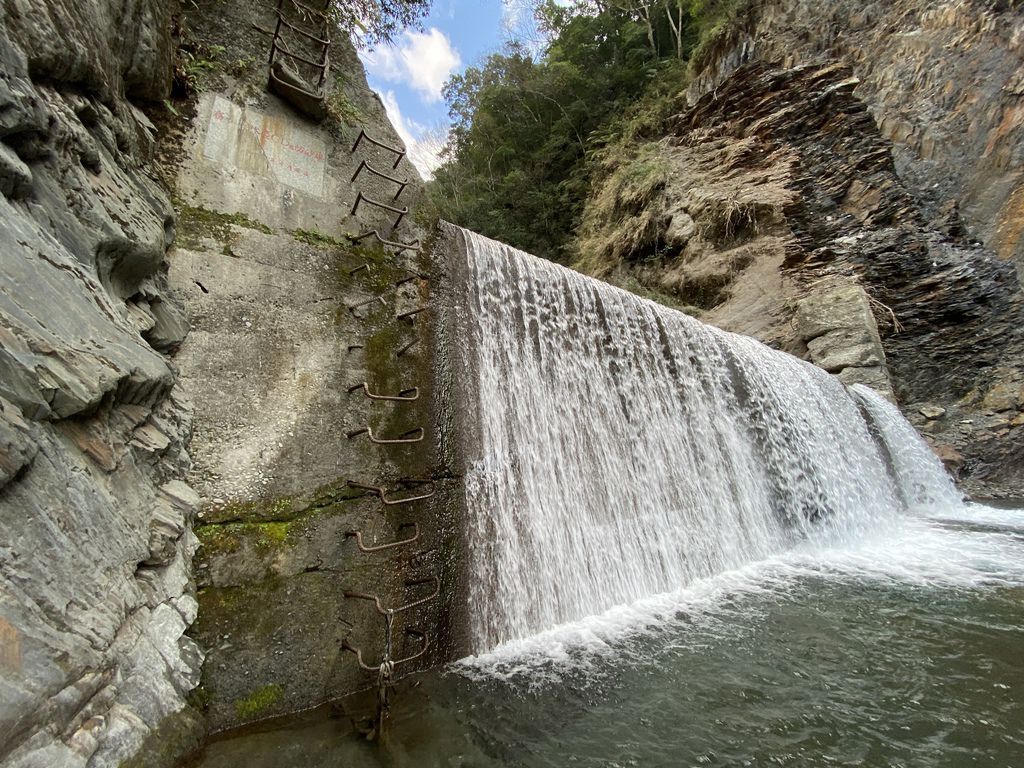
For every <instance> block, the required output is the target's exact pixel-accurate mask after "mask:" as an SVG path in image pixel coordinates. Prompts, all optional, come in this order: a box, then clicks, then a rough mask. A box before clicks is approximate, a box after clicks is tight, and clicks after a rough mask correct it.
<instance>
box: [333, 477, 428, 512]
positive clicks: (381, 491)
mask: <svg viewBox="0 0 1024 768" xmlns="http://www.w3.org/2000/svg"><path fill="white" fill-rule="evenodd" d="M398 482H399V483H401V484H402V485H429V486H430V491H428V492H427V493H422V494H419V495H417V496H406V497H405V498H401V499H389V498H388V490H387V488H384V487H383V486H380V485H367V484H366V483H358V482H356V481H355V480H349V481H348V486H349V488H359V489H361V490H364V491H372V492H373V493H375V494H377V498H379V499H380V503H381V504H383V505H384V506H385V507H398V506H401V505H402V504H412V503H413V502H414V501H425V500H426V499H429V498H432V497H433V496H434V495H435V494H436V493H437V484H436V483H435V482H434V481H433V480H431V479H429V478H428V479H418V478H403V479H402V480H399V481H398Z"/></svg>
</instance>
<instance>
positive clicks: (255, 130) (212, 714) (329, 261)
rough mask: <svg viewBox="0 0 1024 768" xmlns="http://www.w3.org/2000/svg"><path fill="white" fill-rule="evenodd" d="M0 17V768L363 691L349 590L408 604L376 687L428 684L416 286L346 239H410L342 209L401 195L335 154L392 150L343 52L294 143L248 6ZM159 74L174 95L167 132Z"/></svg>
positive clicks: (443, 488) (412, 275)
mask: <svg viewBox="0 0 1024 768" xmlns="http://www.w3.org/2000/svg"><path fill="white" fill-rule="evenodd" d="M2 7H3V14H4V15H3V27H2V28H0V63H2V69H0V192H2V194H3V196H2V198H0V287H2V292H0V527H2V529H3V531H4V535H3V537H0V587H2V589H0V763H2V764H3V765H4V766H5V768H6V767H7V766H11V768H14V767H15V766H17V767H18V768H21V767H22V766H26V767H27V766H86V765H87V766H97V767H98V766H120V765H122V764H130V765H137V766H140V765H165V764H167V763H168V761H170V760H173V759H174V756H175V755H176V754H180V753H181V751H182V750H183V749H184V748H187V747H188V745H189V743H190V739H191V740H194V739H195V738H196V737H197V736H198V735H201V734H202V733H203V732H204V731H205V730H208V729H213V730H215V729H219V728H224V727H228V726H231V725H236V724H239V723H244V722H249V721H252V720H256V719H260V718H263V717H267V716H270V715H274V714H279V713H282V712H289V711H294V710H295V709H301V708H304V707H308V706H312V705H315V704H317V703H319V702H321V701H323V700H325V699H331V698H336V697H338V696H340V695H343V694H345V693H348V692H351V691H354V690H358V689H362V688H366V687H368V686H370V685H372V684H373V683H374V681H375V680H376V676H375V674H374V673H371V672H367V671H366V670H364V669H361V668H360V666H359V663H358V662H357V660H356V657H355V655H354V654H353V653H350V652H348V651H346V650H344V648H343V643H346V642H347V643H348V644H349V645H351V646H353V647H357V648H359V649H360V650H362V652H363V658H364V660H365V661H366V663H367V664H375V663H378V662H379V661H380V658H381V654H382V653H383V645H384V634H385V633H384V620H383V618H382V617H381V616H380V615H379V614H378V613H377V612H376V611H375V610H374V608H373V604H372V603H369V602H367V601H365V600H360V599H350V598H346V596H345V593H346V592H347V591H358V592H372V593H373V594H374V595H376V596H378V597H379V598H380V600H381V601H382V603H383V604H384V605H387V606H398V605H402V604H406V603H409V602H414V601H419V600H420V599H421V598H424V597H428V596H430V595H431V594H432V593H433V594H435V595H436V596H435V597H434V598H433V599H432V600H429V601H424V602H423V603H422V606H421V607H418V608H417V609H415V610H412V609H410V610H409V611H406V612H404V613H403V614H402V616H401V619H400V620H396V621H395V625H394V643H393V648H392V651H393V658H401V657H404V656H409V655H415V653H416V652H417V651H418V650H420V649H422V648H423V646H424V638H426V639H427V640H429V647H428V648H427V650H426V652H425V653H424V654H422V655H420V656H417V658H416V660H415V663H409V664H406V665H404V666H401V667H400V668H399V669H398V670H397V671H398V673H399V674H404V673H406V672H408V671H411V670H412V669H415V668H417V667H418V666H421V665H429V664H432V663H436V662H437V661H438V660H440V659H443V658H444V657H445V654H446V653H448V649H449V648H450V647H451V645H450V644H448V643H446V642H444V640H445V637H446V632H447V627H448V623H447V621H446V619H445V616H446V612H447V611H448V610H449V609H450V606H451V602H452V599H453V598H452V594H453V592H452V590H451V589H450V588H449V587H450V582H451V579H452V568H451V564H452V562H454V560H453V558H452V557H451V556H450V555H451V548H450V544H451V540H452V538H453V537H454V536H455V531H456V528H455V527H454V524H453V522H452V521H451V520H450V519H448V518H446V517H445V515H444V514H442V512H443V511H444V510H447V509H450V504H449V499H448V497H447V494H448V492H449V489H448V483H449V482H450V481H448V480H446V479H445V478H446V476H447V475H448V473H447V472H446V470H445V468H444V466H443V462H442V461H441V460H440V459H439V458H438V455H439V454H438V451H437V441H436V437H437V430H436V429H435V428H434V424H433V418H432V415H433V403H434V393H433V391H432V389H433V387H432V384H433V382H432V381H431V365H430V355H431V349H432V344H433V341H432V333H431V330H430V323H429V321H428V315H427V314H426V313H423V312H419V313H416V312H413V310H420V309H421V308H422V307H423V306H424V302H425V301H426V299H427V296H428V294H429V282H428V280H427V279H426V275H425V271H426V270H425V267H424V266H423V265H421V264H420V263H419V262H418V260H417V257H416V254H415V252H411V251H406V252H405V253H404V254H403V255H401V257H400V258H398V257H396V255H395V253H394V252H393V250H388V249H384V248H382V247H380V246H379V245H376V246H375V245H373V242H372V240H364V241H362V242H361V243H359V244H358V245H356V244H354V243H353V242H351V241H350V240H348V239H347V238H346V237H345V236H346V235H348V234H356V233H360V232H364V231H366V230H367V229H374V228H376V229H379V230H380V232H382V233H384V234H385V235H387V236H389V237H391V238H392V239H395V240H401V241H404V242H409V241H412V240H414V239H415V238H416V237H417V232H416V231H415V227H414V226H413V225H412V224H411V219H412V217H411V216H408V217H405V218H404V220H403V223H402V224H401V226H400V227H395V228H392V224H393V223H394V219H395V215H394V214H393V213H391V212H389V211H385V210H383V209H380V208H379V207H376V206H374V205H371V204H368V203H365V202H363V203H362V204H361V205H360V206H359V208H358V210H354V204H355V203H356V195H357V193H358V192H362V193H363V194H364V195H367V196H369V197H370V198H372V199H375V200H385V201H393V200H394V195H395V191H396V189H395V185H394V182H393V181H390V180H388V179H386V178H384V177H381V176H376V175H374V174H372V173H370V172H369V171H368V170H366V169H365V168H364V169H363V170H362V171H361V172H360V175H359V178H358V179H356V180H355V181H353V177H354V174H356V171H357V168H358V167H359V162H360V160H361V159H366V160H367V161H369V162H370V163H371V164H372V165H373V166H374V167H376V168H378V169H380V168H386V169H388V170H389V172H390V173H392V174H395V175H397V176H401V177H409V179H410V183H409V184H408V185H407V188H406V189H405V190H404V192H403V195H402V198H401V200H400V202H397V203H394V205H395V206H401V205H407V204H413V205H414V204H415V198H416V195H417V194H418V189H419V184H418V179H417V178H416V175H415V171H414V169H413V168H412V167H411V166H410V165H409V164H408V161H405V162H403V163H400V164H399V165H398V167H397V168H392V161H393V159H394V155H391V154H389V153H388V152H387V151H386V150H382V149H380V148H379V147H375V146H374V145H372V144H368V143H366V142H364V143H363V144H362V146H361V148H360V150H359V151H358V152H355V153H353V151H352V147H353V144H354V142H355V140H356V137H357V135H358V134H359V130H360V128H361V127H365V128H366V130H367V132H368V133H369V134H371V135H372V136H373V137H374V138H376V139H378V140H381V141H383V142H385V143H386V144H389V145H392V146H397V147H400V146H401V142H400V140H399V139H398V137H397V135H396V134H395V132H394V129H393V128H392V127H391V125H390V123H389V122H388V121H387V118H386V115H385V113H384V110H383V106H382V105H381V104H380V101H379V100H378V99H377V98H376V97H375V96H374V95H373V94H372V93H371V92H370V91H369V89H368V88H367V86H366V82H365V75H364V74H363V71H362V67H361V65H360V63H359V61H358V58H357V57H356V55H355V51H354V50H353V49H352V47H351V45H349V44H348V42H347V41H345V40H343V41H341V42H340V43H335V44H334V45H333V47H332V50H331V61H332V62H333V70H332V72H331V79H330V81H329V82H328V84H327V89H326V90H327V93H326V96H327V98H326V99H325V100H324V105H325V107H326V109H325V111H326V112H327V113H328V115H327V119H325V120H323V121H322V122H315V121H313V120H310V119H309V118H308V116H306V115H304V114H302V113H300V112H297V111H296V110H295V109H294V108H293V107H292V106H291V105H289V104H288V103H286V102H284V101H282V100H281V99H279V98H277V97H276V96H273V95H271V94H269V93H268V92H267V69H266V64H265V62H266V60H267V53H268V50H269V46H270V38H269V37H268V36H267V35H265V34H264V32H263V31H261V29H267V28H270V27H272V26H273V23H274V16H273V8H272V7H270V6H266V7H263V6H261V7H260V8H259V9H258V10H257V11H256V12H254V9H253V6H252V4H251V3H248V2H243V0H206V1H197V2H190V3H187V4H185V5H184V6H183V7H182V8H181V9H180V12H178V11H175V13H176V15H175V16H174V17H172V10H174V4H169V3H164V2H157V0H97V2H92V3H77V2H75V3H72V2H66V1H65V0H37V1H35V2H32V3H28V2H23V1H22V0H6V2H4V4H3V6H2ZM254 22H255V24H256V26H254ZM190 28H191V30H192V31H191V32H189V29H190ZM172 33H173V34H172ZM176 38H180V39H176ZM179 44H180V45H182V49H181V51H182V52H183V53H178V54H176V50H177V49H178V46H179ZM172 67H174V68H175V69H176V75H177V82H178V83H179V84H180V83H181V81H182V79H183V78H184V80H186V81H188V82H189V84H190V85H191V87H192V88H194V89H198V90H199V91H201V93H199V94H198V95H195V96H194V97H191V98H186V99H183V98H181V94H178V93H176V94H175V95H174V98H175V102H174V104H173V105H172V108H170V109H166V108H165V107H164V106H162V105H161V104H160V102H161V101H163V100H164V99H166V98H168V97H169V96H170V95H171V87H172ZM146 102H149V103H150V105H151V107H152V108H150V107H147V110H148V113H149V115H150V116H151V117H152V119H153V120H155V121H157V122H158V123H159V125H160V129H159V131H158V130H157V129H156V128H155V127H154V124H153V122H151V120H150V118H148V117H147V116H146V114H144V113H143V111H141V109H140V105H141V104H144V103H146ZM153 102H156V103H155V104H153ZM320 116H321V117H322V115H320ZM172 243H173V247H171V246H172ZM169 249H170V250H169ZM405 312H413V314H410V315H408V316H407V317H404V318H402V317H397V315H401V314H403V313H405ZM363 382H366V383H367V387H368V391H369V392H370V393H372V394H385V395H398V394H399V393H404V397H405V399H404V400H403V401H401V402H398V401H375V400H371V399H370V398H369V397H367V396H366V394H364V391H363V390H362V389H361V388H360V385H362V383H363ZM353 387H355V388H353ZM413 387H415V388H416V389H415V390H411V388H413ZM410 390H411V391H413V392H415V393H416V397H413V396H412V395H411V394H410ZM366 427H370V428H371V429H372V430H373V431H374V433H375V434H376V436H378V437H383V438H385V439H390V438H396V437H401V436H403V435H404V433H409V435H405V436H406V437H409V436H410V435H411V436H412V437H416V436H422V439H420V440H417V441H415V442H413V441H411V440H410V441H407V442H403V443H399V444H378V443H373V442H371V441H370V440H369V438H368V436H367V434H366V432H365V428H366ZM360 429H363V431H362V432H360V431H359V430H360ZM420 430H421V431H420ZM350 432H352V433H354V434H352V436H351V437H350V436H349V435H348V433H350ZM350 480H351V481H356V482H361V483H363V484H365V485H368V486H374V487H375V486H382V487H383V488H384V489H385V491H384V492H383V494H381V495H378V494H376V493H374V492H372V491H370V490H367V489H365V488H354V487H351V486H350V485H349V484H348V481H350ZM415 496H422V497H424V498H423V499H422V500H420V501H412V500H410V499H411V497H415ZM385 500H387V501H388V502H395V501H402V502H404V501H406V500H409V501H408V503H402V504H396V505H393V506H387V505H385V504H383V502H384V501H385ZM357 531H358V532H359V533H360V535H361V536H362V538H360V539H357V538H356V537H354V536H352V535H350V534H351V533H353V532H357ZM413 534H415V535H413ZM402 540H408V543H407V545H406V546H399V547H388V546H383V545H386V544H393V543H395V542H398V541H402ZM360 546H363V547H364V549H368V551H361V550H360V548H359V547H360ZM374 546H379V547H380V549H378V550H373V549H372V548H373V547H374ZM197 616H198V619H197ZM190 625H191V628H190ZM413 627H415V628H417V629H418V630H420V631H422V633H423V634H421V635H413V634H407V633H406V632H405V630H406V629H411V628H413ZM186 630H187V632H186ZM193 638H194V639H193ZM204 658H205V664H204ZM200 682H201V683H202V684H201V685H200ZM197 686H198V687H197Z"/></svg>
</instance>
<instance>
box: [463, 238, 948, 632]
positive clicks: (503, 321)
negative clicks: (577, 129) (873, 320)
mask: <svg viewBox="0 0 1024 768" xmlns="http://www.w3.org/2000/svg"><path fill="white" fill-rule="evenodd" d="M446 236H447V237H450V238H452V239H454V240H456V241H457V242H458V245H457V246H456V247H455V248H453V249H452V251H453V252H454V254H455V255H454V256H453V257H452V258H454V259H455V260H456V261H457V262H459V263H457V264H455V265H454V267H453V268H454V269H457V270H459V271H462V270H464V271H465V275H464V278H465V280H464V282H465V288H464V290H465V295H464V296H463V297H462V302H461V304H462V307H461V310H460V316H461V319H460V321H459V322H460V326H459V333H460V338H459V344H458V345H457V346H458V348H457V349H456V350H454V353H455V354H456V355H457V356H458V357H459V358H460V367H461V368H460V369H461V370H462V371H464V372H465V378H466V381H464V382H462V385H461V391H462V392H463V395H462V397H463V399H464V400H465V401H466V402H464V403H463V404H462V405H463V408H464V410H466V411H467V412H468V414H469V415H468V417H467V425H468V426H467V433H468V434H469V435H470V438H469V439H468V441H467V442H468V445H469V447H468V448H466V449H465V450H466V451H467V455H466V456H465V465H466V482H465V487H466V514H467V518H468V533H467V537H468V541H467V547H468V554H467V557H468V565H467V568H468V572H467V580H468V584H469V587H468V589H469V592H470V594H469V604H470V605H471V606H472V608H473V615H472V617H471V618H470V622H471V627H470V632H471V635H472V637H471V643H472V645H473V650H474V651H476V652H480V651H484V650H487V649H489V648H492V647H494V646H495V645H497V644H500V643H502V642H506V641H509V640H514V639H517V638H521V637H525V636H527V635H530V634H534V633H536V632H538V631H540V630H543V629H546V628H549V627H552V626H554V625H557V624H561V623H564V622H569V621H574V620H577V619H580V618H583V617H586V616H590V615H593V614H596V613H599V612H602V611H605V610H607V609H609V608H611V607H613V606H615V605H619V604H623V603H628V602H632V601H635V600H637V599H638V598H641V597H646V596H649V595H653V594H657V593H660V592H665V591H669V590H674V589H678V588H679V587H681V586H684V585H686V584H687V583H689V582H691V581H693V580H694V579H697V578H701V577H705V576H708V575H711V574H714V573H717V572H720V571H723V570H726V569H730V568H735V567H738V566H741V565H743V564H746V563H749V562H752V561H755V560H758V559H763V558H765V557H768V556H770V555H772V554H774V553H777V552H779V551H780V550H782V549H784V548H787V547H790V546H792V545H794V544H796V543H797V542H800V541H802V540H804V539H806V538H808V537H812V536H830V537H837V538H839V539H842V538H843V537H853V536H858V535H860V534H862V533H863V532H864V531H868V530H871V529H872V528H874V527H876V526H877V525H878V524H879V523H880V521H884V520H886V519H891V518H892V517H893V516H895V515H899V514H901V513H904V512H906V511H907V509H908V507H909V506H910V505H911V504H916V503H922V502H923V501H925V500H927V499H932V498H940V497H941V498H945V494H947V493H953V494H954V495H955V491H952V486H951V485H950V484H949V481H948V479H947V478H946V476H945V474H944V473H943V472H942V469H941V466H940V465H939V464H938V462H937V460H936V459H935V458H934V457H933V456H932V455H931V453H930V452H929V451H928V449H927V447H926V446H925V445H924V444H923V442H922V441H921V440H920V438H918V437H917V436H916V434H915V433H914V432H913V430H912V429H911V428H910V427H909V425H906V423H905V422H904V421H903V420H902V417H901V416H900V415H899V413H898V411H897V410H896V409H895V408H894V407H893V406H892V405H890V404H888V403H887V402H885V401H884V400H882V399H881V398H878V397H877V396H875V395H873V394H872V393H870V392H868V391H858V392H857V393H856V395H855V396H854V395H851V393H850V391H849V390H847V389H846V388H845V387H844V386H843V385H842V384H840V383H839V381H838V380H837V379H836V378H835V377H833V376H830V375H829V374H826V373H825V372H824V371H822V370H820V369H818V368H816V367H814V366H812V365H810V364H809V363H805V362H802V361H800V360H798V359H796V358H794V357H792V356H790V355H786V354H783V353H780V352H776V351H774V350H771V349H769V348H768V347H766V346H764V345H763V344H760V343H759V342H757V341H754V340H753V339H750V338H746V337H742V336H737V335H735V334H730V333H726V332H724V331H721V330H718V329H715V328H712V327H709V326H707V325H704V324H702V323H700V322H698V321H697V320H694V319H693V318H691V317H688V316H687V315H685V314H683V313H681V312H677V311H674V310H670V309H667V308H665V307H663V306H660V305H658V304H655V303H653V302H650V301H647V300H644V299H641V298H638V297H637V296H635V295H633V294H631V293H628V292H626V291H622V290H619V289H617V288H614V287H612V286H609V285H606V284H604V283H602V282H599V281H597V280H593V279H591V278H587V277H584V276H582V275H580V274H578V273H576V272H573V271H571V270H569V269H565V268H563V267H560V266H558V265H555V264H552V263H550V262H547V261H543V260H541V259H537V258H535V257H533V256H530V255H529V254H526V253H523V252H521V251H517V250H515V249H513V248H510V247H508V246H505V245H503V244H500V243H497V242H494V241H491V240H488V239H486V238H484V237H481V236H479V235H477V234H475V233H472V232H468V231H465V230H460V229H457V228H454V227H452V228H449V229H447V230H446ZM462 260H464V262H463V261H462ZM865 414H868V416H869V418H870V423H869V422H868V421H867V420H866V419H865ZM894 446H895V447H894Z"/></svg>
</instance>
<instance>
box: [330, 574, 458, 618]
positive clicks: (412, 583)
mask: <svg viewBox="0 0 1024 768" xmlns="http://www.w3.org/2000/svg"><path fill="white" fill-rule="evenodd" d="M430 583H433V584H434V591H433V592H431V593H430V594H429V595H427V596H426V597H421V598H420V599H419V600H413V601H412V602H411V603H406V604H405V605H400V606H398V607H397V608H385V607H384V606H383V605H381V602H380V598H379V597H378V596H377V595H369V594H367V593H365V592H350V591H348V590H345V592H343V593H342V594H344V595H345V597H349V598H353V599H355V600H369V601H370V602H372V603H373V605H374V607H375V608H376V609H377V612H378V613H379V614H380V615H381V616H395V615H396V614H399V613H403V612H405V611H408V610H410V609H412V608H415V607H416V606H418V605H424V604H425V603H429V602H430V601H431V600H433V599H434V598H435V597H437V596H438V595H439V594H441V580H440V579H438V578H437V576H427V577H426V578H425V579H411V580H410V579H406V582H405V586H407V587H417V586H419V585H420V584H430Z"/></svg>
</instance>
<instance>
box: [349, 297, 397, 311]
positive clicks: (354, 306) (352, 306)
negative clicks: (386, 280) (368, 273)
mask: <svg viewBox="0 0 1024 768" xmlns="http://www.w3.org/2000/svg"><path fill="white" fill-rule="evenodd" d="M375 301H379V302H380V303H381V306H383V307H386V306H387V305H388V303H387V302H386V301H384V297H383V296H374V297H372V298H369V299H367V300H366V301H360V302H359V303H358V304H346V305H345V306H346V308H347V309H348V311H349V312H351V313H352V314H353V315H354V314H355V313H356V310H357V309H362V308H363V307H365V306H367V305H369V304H373V302H375Z"/></svg>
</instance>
